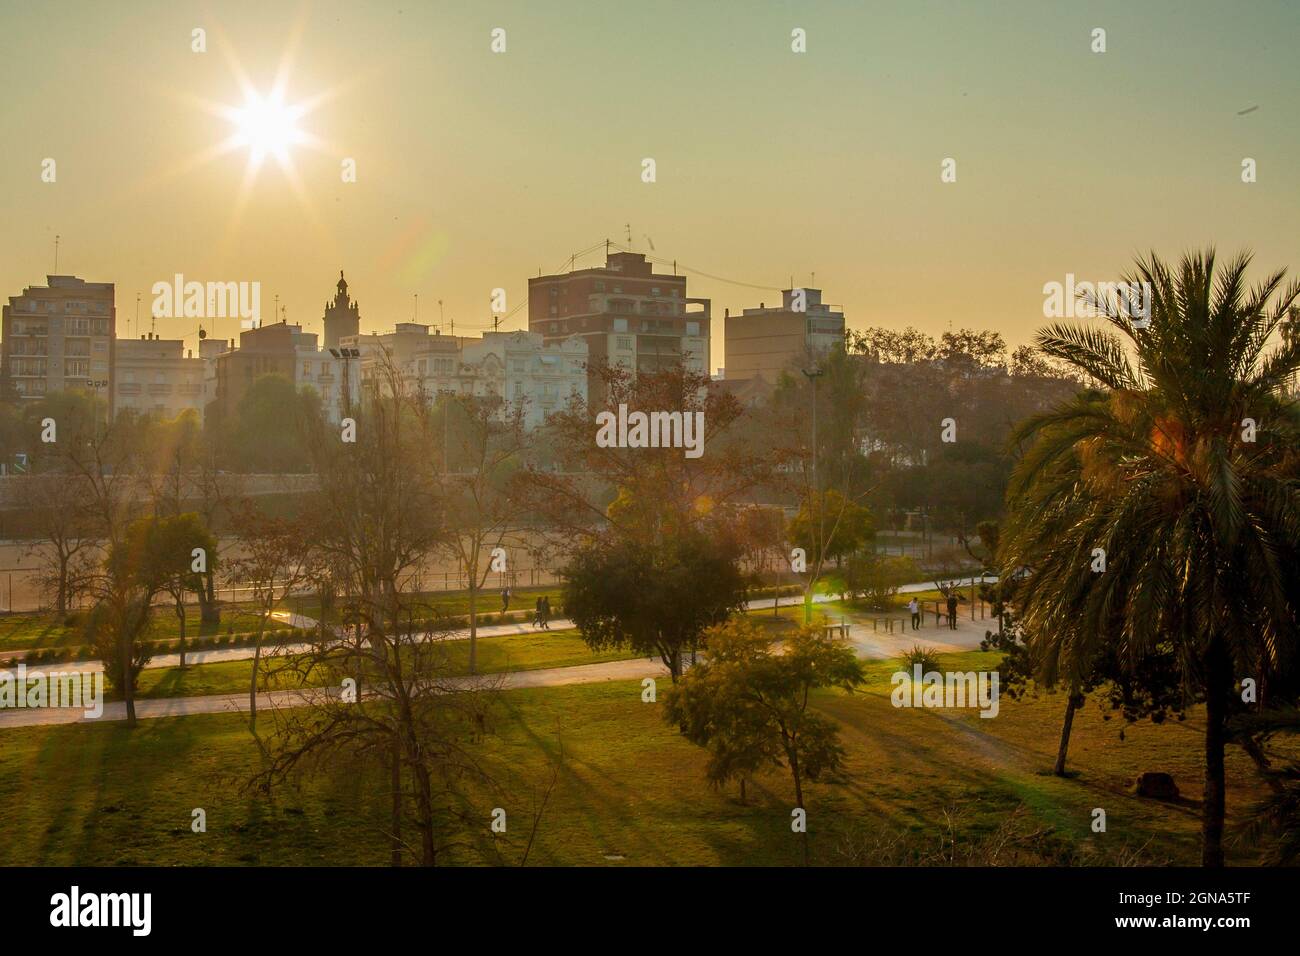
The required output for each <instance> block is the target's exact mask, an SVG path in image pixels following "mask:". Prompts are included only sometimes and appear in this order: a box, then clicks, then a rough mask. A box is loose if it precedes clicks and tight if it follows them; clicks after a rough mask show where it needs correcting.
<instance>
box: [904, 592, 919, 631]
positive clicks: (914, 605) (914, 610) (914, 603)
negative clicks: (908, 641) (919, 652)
mask: <svg viewBox="0 0 1300 956" xmlns="http://www.w3.org/2000/svg"><path fill="white" fill-rule="evenodd" d="M907 610H908V612H909V613H910V614H911V615H912V630H914V631H915V630H916V629H917V627H918V626H920V623H921V602H920V601H918V600H917V599H916V598H912V600H910V601H908V602H907Z"/></svg>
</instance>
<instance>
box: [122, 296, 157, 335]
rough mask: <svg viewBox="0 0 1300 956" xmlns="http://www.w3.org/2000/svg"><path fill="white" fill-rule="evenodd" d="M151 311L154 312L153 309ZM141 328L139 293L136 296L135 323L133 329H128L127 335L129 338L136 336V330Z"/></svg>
mask: <svg viewBox="0 0 1300 956" xmlns="http://www.w3.org/2000/svg"><path fill="white" fill-rule="evenodd" d="M150 311H153V310H152V309H151V310H150ZM139 327H140V293H139V292H137V293H136V294H135V322H134V323H133V324H132V325H131V328H129V329H127V332H126V334H127V335H128V336H131V335H135V330H136V329H138V328H139Z"/></svg>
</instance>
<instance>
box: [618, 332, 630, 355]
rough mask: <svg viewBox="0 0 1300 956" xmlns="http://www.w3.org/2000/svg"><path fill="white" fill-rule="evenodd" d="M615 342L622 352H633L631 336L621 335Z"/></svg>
mask: <svg viewBox="0 0 1300 956" xmlns="http://www.w3.org/2000/svg"><path fill="white" fill-rule="evenodd" d="M615 341H616V344H617V347H618V349H619V350H620V351H625V352H630V351H632V337H631V336H630V335H620V336H619V337H618V338H617V339H616V340H615Z"/></svg>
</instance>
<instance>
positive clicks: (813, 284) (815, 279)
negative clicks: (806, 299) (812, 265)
mask: <svg viewBox="0 0 1300 956" xmlns="http://www.w3.org/2000/svg"><path fill="white" fill-rule="evenodd" d="M812 287H813V288H814V289H815V288H817V273H815V272H814V273H813V274H812Z"/></svg>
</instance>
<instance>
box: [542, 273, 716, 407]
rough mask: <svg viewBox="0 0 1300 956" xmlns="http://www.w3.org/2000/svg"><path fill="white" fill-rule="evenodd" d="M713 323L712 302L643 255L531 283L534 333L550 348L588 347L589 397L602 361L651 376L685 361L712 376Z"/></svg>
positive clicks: (547, 277)
mask: <svg viewBox="0 0 1300 956" xmlns="http://www.w3.org/2000/svg"><path fill="white" fill-rule="evenodd" d="M710 319H711V316H710V301H709V300H708V299H700V298H691V297H689V296H688V295H687V294H686V277H685V276H679V275H668V274H664V273H657V272H655V271H654V266H653V265H652V264H651V263H650V262H648V261H646V257H645V256H644V255H642V254H640V253H633V252H613V253H607V254H606V257H605V265H604V267H601V268H594V269H576V270H574V271H572V272H568V273H564V274H561V275H549V276H538V277H537V278H534V279H529V280H528V328H529V331H531V332H535V333H538V334H540V335H541V336H542V337H543V342H544V343H545V344H551V343H557V342H562V341H564V340H565V339H567V338H568V337H569V336H571V335H576V336H578V337H579V338H581V339H582V340H583V342H584V343H586V346H587V357H588V364H589V377H588V389H589V392H592V390H593V387H596V386H597V381H596V378H595V374H594V373H595V371H596V369H597V368H598V367H599V366H600V365H602V364H610V365H622V366H623V367H625V368H628V369H631V370H633V371H634V372H647V371H655V370H657V369H660V368H665V367H670V366H675V365H677V364H679V363H681V364H684V365H685V366H686V367H687V368H690V369H692V370H694V371H697V372H699V373H700V374H701V375H703V374H707V372H708V367H709V323H710ZM592 394H593V398H594V397H595V396H594V392H592Z"/></svg>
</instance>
